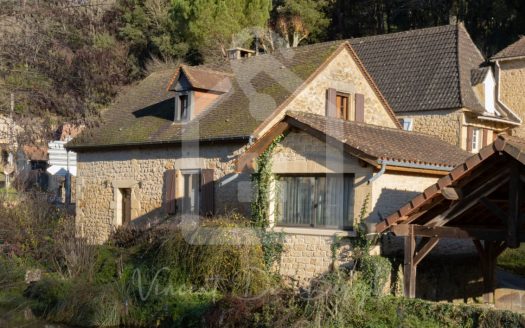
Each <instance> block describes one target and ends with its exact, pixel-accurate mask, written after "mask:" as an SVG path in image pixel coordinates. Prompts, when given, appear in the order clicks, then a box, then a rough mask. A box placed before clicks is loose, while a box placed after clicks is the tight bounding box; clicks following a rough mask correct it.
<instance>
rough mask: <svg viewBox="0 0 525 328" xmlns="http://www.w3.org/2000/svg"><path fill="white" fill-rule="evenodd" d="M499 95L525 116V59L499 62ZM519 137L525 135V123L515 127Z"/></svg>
mask: <svg viewBox="0 0 525 328" xmlns="http://www.w3.org/2000/svg"><path fill="white" fill-rule="evenodd" d="M499 94H500V95H499V96H500V100H501V101H502V102H503V103H504V104H505V105H507V106H508V107H509V108H510V109H511V110H512V111H513V112H514V113H516V114H517V115H518V116H519V117H520V118H522V119H524V118H525V59H515V60H508V61H500V62H499ZM514 131H515V133H516V135H517V136H519V137H522V138H523V137H525V127H523V125H521V126H519V127H517V128H516V129H514Z"/></svg>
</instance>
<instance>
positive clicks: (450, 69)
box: [349, 24, 485, 113]
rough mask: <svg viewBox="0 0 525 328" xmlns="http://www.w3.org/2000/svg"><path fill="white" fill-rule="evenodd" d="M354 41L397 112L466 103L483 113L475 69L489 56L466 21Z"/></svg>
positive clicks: (361, 56)
mask: <svg viewBox="0 0 525 328" xmlns="http://www.w3.org/2000/svg"><path fill="white" fill-rule="evenodd" d="M349 41H350V43H351V44H352V46H353V47H354V49H355V50H356V52H357V54H358V55H359V58H361V60H362V61H363V63H364V65H365V67H366V68H367V70H368V71H369V72H370V74H371V75H372V78H373V79H374V80H375V81H376V83H377V84H378V86H379V89H380V90H381V92H382V93H383V94H384V95H385V97H386V98H387V100H388V102H389V103H390V105H391V106H392V108H393V109H394V111H395V112H396V113H403V112H417V111H429V110H439V109H454V108H462V107H467V108H469V109H471V110H474V111H479V112H482V111H483V108H482V107H481V105H480V104H479V102H478V101H477V99H476V96H475V94H474V92H473V90H472V88H471V85H470V77H471V73H470V72H471V70H472V69H474V68H478V67H479V65H480V64H482V63H483V62H484V61H485V59H484V58H483V56H482V55H481V53H480V52H479V50H478V49H477V47H476V45H475V44H474V42H473V41H472V40H471V38H470V36H469V35H468V33H467V31H466V30H465V28H464V26H463V25H461V24H460V25H446V26H438V27H432V28H425V29H419V30H412V31H407V32H400V33H392V34H385V35H379V36H373V37H365V38H358V39H351V40H349Z"/></svg>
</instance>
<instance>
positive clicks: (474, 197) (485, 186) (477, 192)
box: [427, 170, 509, 226]
mask: <svg viewBox="0 0 525 328" xmlns="http://www.w3.org/2000/svg"><path fill="white" fill-rule="evenodd" d="M508 180H509V177H508V171H507V170H503V171H501V172H500V173H498V174H496V175H495V176H493V177H492V178H490V179H489V180H487V181H485V182H484V183H482V184H481V185H479V186H477V187H476V188H475V189H474V190H473V191H471V192H470V193H469V194H468V195H467V196H465V198H463V199H462V200H460V201H458V202H456V203H454V204H453V205H452V206H450V208H449V209H447V210H446V211H444V212H443V213H441V214H440V215H438V216H436V217H435V218H433V219H432V220H430V221H429V222H428V223H427V225H434V226H444V225H445V224H447V223H448V222H450V221H452V220H453V219H455V218H456V217H457V216H459V215H461V214H463V213H465V212H466V211H467V210H469V209H470V208H471V207H472V206H474V205H476V204H477V203H478V201H479V199H480V198H481V197H485V196H488V195H490V194H491V193H493V192H494V191H496V190H497V189H498V188H500V187H501V186H502V185H504V184H505V183H507V181H508Z"/></svg>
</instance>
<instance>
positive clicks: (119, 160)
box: [76, 49, 458, 280]
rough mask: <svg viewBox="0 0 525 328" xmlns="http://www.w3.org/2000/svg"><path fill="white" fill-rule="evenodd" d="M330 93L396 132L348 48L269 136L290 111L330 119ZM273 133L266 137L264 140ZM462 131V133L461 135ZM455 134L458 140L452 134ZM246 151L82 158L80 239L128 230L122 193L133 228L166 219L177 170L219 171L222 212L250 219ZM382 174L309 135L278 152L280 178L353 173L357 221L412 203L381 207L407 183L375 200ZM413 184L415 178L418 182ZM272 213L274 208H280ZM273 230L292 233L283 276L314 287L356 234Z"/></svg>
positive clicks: (229, 148) (170, 149)
mask: <svg viewBox="0 0 525 328" xmlns="http://www.w3.org/2000/svg"><path fill="white" fill-rule="evenodd" d="M328 88H334V89H336V90H337V91H340V92H345V93H348V94H350V95H353V94H355V93H361V94H363V95H364V96H365V115H364V119H365V122H366V123H368V124H373V125H380V126H386V127H390V128H395V127H396V121H395V119H394V118H393V117H391V116H390V114H389V113H388V111H387V109H386V108H385V106H384V105H383V103H382V102H381V101H380V99H379V98H378V96H377V94H376V93H375V92H374V90H373V89H372V87H371V86H370V85H369V84H368V81H367V80H366V79H365V77H364V76H363V74H362V73H361V71H360V70H359V68H358V66H357V64H356V63H355V62H354V60H353V59H352V57H351V55H350V53H349V52H348V50H347V49H343V50H342V51H341V52H340V53H339V54H338V55H336V56H335V57H334V58H333V60H332V61H331V62H330V63H328V65H327V66H326V67H325V68H324V70H323V71H321V72H320V73H319V74H318V75H317V76H316V77H315V78H313V79H312V81H311V82H310V83H309V84H308V85H307V86H306V87H305V88H304V89H303V90H302V91H301V92H299V93H298V94H297V95H296V96H295V97H294V98H293V100H292V101H291V102H290V103H289V104H288V105H287V107H286V108H285V110H284V111H283V112H282V115H281V116H278V117H275V119H274V120H273V121H272V122H270V123H269V124H267V127H268V128H267V129H269V128H270V127H272V126H273V125H274V124H275V123H277V122H278V121H279V120H280V119H281V118H282V116H283V115H284V113H285V112H286V111H287V110H294V111H306V112H311V113H316V114H321V115H325V111H326V90H327V89H328ZM200 98H202V97H200ZM203 99H204V98H203ZM206 99H208V98H206ZM208 100H209V99H208ZM195 105H196V106H197V104H195ZM451 115H452V114H451ZM454 115H455V113H454ZM436 116H437V115H436ZM422 122H423V121H422ZM447 122H450V120H448V121H447ZM427 126H428V127H429V128H430V127H432V123H428V125H427ZM267 129H265V130H262V132H261V133H263V132H265V131H267ZM457 130H458V127H456V129H455V131H457ZM447 133H449V132H447ZM450 134H451V135H452V134H453V132H450ZM245 146H246V145H243V144H240V143H236V144H220V143H216V144H210V145H207V146H201V147H200V149H194V148H191V147H184V145H182V148H181V146H175V145H173V146H162V147H161V146H147V147H146V146H142V147H137V148H127V149H120V150H107V151H106V150H100V151H83V152H79V154H78V164H77V167H78V182H77V188H78V190H77V193H78V197H77V218H76V223H77V229H78V231H79V233H80V234H81V235H83V236H86V237H89V238H91V239H92V240H93V241H94V242H97V243H100V242H103V241H105V240H106V239H107V238H108V236H109V234H110V233H111V231H112V229H114V227H116V226H118V225H120V224H121V222H120V221H119V213H120V212H121V208H119V206H120V205H119V204H121V203H122V202H121V201H122V199H120V198H119V197H121V196H119V195H120V191H119V190H120V189H121V188H126V189H130V190H131V212H132V213H131V217H132V220H133V221H134V222H137V223H142V222H144V223H145V224H147V223H148V222H151V221H152V220H155V219H159V218H162V217H165V213H164V210H163V208H162V205H163V203H164V197H165V188H166V181H165V180H166V173H165V172H166V171H167V170H171V169H181V170H184V169H188V170H195V169H210V168H213V169H215V173H214V174H215V176H214V180H215V208H216V212H218V213H220V212H224V211H229V210H236V211H239V212H241V213H242V214H246V215H249V205H250V201H251V183H250V177H249V175H248V174H241V175H239V176H237V175H235V173H234V172H235V160H236V158H237V156H238V155H239V154H241V153H242V151H243V149H244V147H245ZM377 171H378V169H377V168H374V167H372V166H370V165H368V164H365V163H364V162H362V161H360V160H358V159H357V158H355V157H352V156H350V155H348V154H347V153H344V152H343V149H342V148H341V149H337V148H334V147H333V146H328V145H327V144H325V143H324V142H322V141H320V140H319V139H316V138H314V137H312V136H310V135H308V134H306V133H298V132H290V133H289V134H288V135H287V136H286V138H285V139H284V140H283V141H282V142H281V143H280V144H279V145H278V146H277V147H276V149H275V153H274V155H273V172H274V173H275V174H287V173H294V174H301V173H303V174H304V173H308V174H312V173H314V174H315V173H317V174H326V173H340V174H343V173H344V174H352V175H353V177H354V204H353V213H354V220H356V219H357V218H358V217H359V213H360V210H361V207H362V206H363V205H364V204H365V203H366V204H367V208H366V212H368V213H372V212H373V211H374V210H375V209H376V208H377V209H382V211H381V213H382V214H387V213H383V212H384V211H386V210H387V209H390V208H394V207H395V206H397V205H398V203H399V202H401V199H403V200H405V199H406V198H404V197H403V198H401V197H399V198H395V202H396V204H395V205H393V206H390V207H389V206H388V205H384V204H381V202H383V201H387V202H389V201H394V199H393V198H392V197H381V194H382V192H383V189H387V190H390V189H392V190H394V189H396V188H397V187H396V186H394V185H390V186H389V183H399V179H403V177H402V175H399V176H396V178H387V179H385V180H384V181H381V179H382V178H379V180H377V181H379V183H381V187H376V191H375V193H374V183H377V181H376V182H374V183H368V181H369V180H370V178H372V177H373V175H374V174H376V172H377ZM406 178H407V179H413V176H410V177H408V176H407V177H406ZM426 179H427V178H422V179H421V181H419V180H418V182H417V183H416V184H414V185H413V186H410V188H409V187H408V186H406V184H407V183H405V184H404V185H403V187H402V188H405V187H406V188H408V189H406V190H410V191H420V190H422V189H423V188H424V187H426V186H424V184H425V183H426V181H427V180H426ZM428 182H429V184H430V183H431V182H432V181H430V179H429V180H428ZM420 188H421V189H420ZM406 190H405V191H406ZM274 198H275V197H274ZM367 200H368V202H366V201H367ZM273 207H274V208H275V202H274V204H273ZM273 213H275V211H274V212H273ZM377 213H379V211H378V212H377ZM274 219H275V218H273V216H272V217H271V218H270V220H271V221H272V222H274ZM273 228H274V229H276V230H280V231H284V232H285V233H286V240H285V252H284V254H283V256H282V261H281V269H280V270H281V273H282V274H283V275H285V276H289V277H291V278H293V279H298V280H307V279H310V278H312V277H315V276H318V275H320V274H323V273H325V272H327V271H329V270H330V267H331V265H334V264H335V265H338V263H341V262H344V261H345V260H347V257H348V255H349V252H350V251H351V250H350V249H349V247H348V246H346V247H342V248H340V249H339V250H338V251H337V252H335V253H334V252H333V251H332V248H333V247H332V246H333V243H334V241H335V240H337V238H338V237H341V236H349V235H352V232H351V231H344V230H337V229H323V230H320V229H311V228H302V229H298V228H285V227H278V226H275V227H273Z"/></svg>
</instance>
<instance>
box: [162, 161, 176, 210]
mask: <svg viewBox="0 0 525 328" xmlns="http://www.w3.org/2000/svg"><path fill="white" fill-rule="evenodd" d="M175 173H176V171H175V170H168V171H166V173H165V177H166V179H165V181H166V189H165V196H164V209H165V211H166V213H167V214H175V213H176V211H177V200H176V198H175V188H176V181H175Z"/></svg>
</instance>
